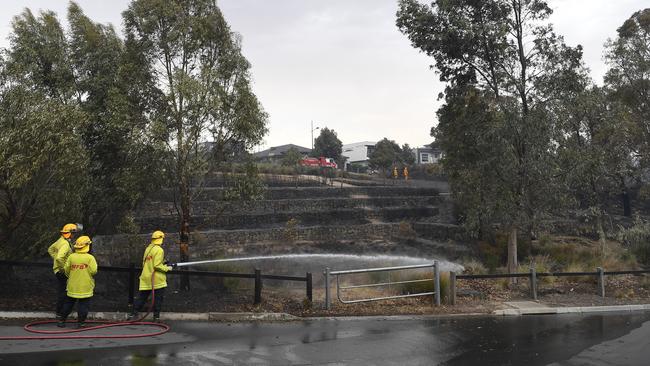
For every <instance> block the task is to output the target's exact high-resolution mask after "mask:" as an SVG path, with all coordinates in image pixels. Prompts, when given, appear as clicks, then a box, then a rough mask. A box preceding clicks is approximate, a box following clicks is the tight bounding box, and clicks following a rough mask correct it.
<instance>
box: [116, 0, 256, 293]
mask: <svg viewBox="0 0 650 366" xmlns="http://www.w3.org/2000/svg"><path fill="white" fill-rule="evenodd" d="M123 17H124V26H125V30H126V37H127V40H130V41H131V42H132V44H133V45H134V46H135V47H136V48H135V49H134V50H133V53H134V56H135V58H136V59H138V60H143V62H144V63H145V64H146V65H147V70H150V72H151V75H153V76H154V80H155V85H156V90H157V91H158V93H159V94H160V95H163V96H164V98H163V100H164V102H165V103H164V104H163V105H161V106H160V108H159V109H158V111H160V116H159V118H160V121H161V122H163V124H162V126H161V131H162V135H163V136H164V137H165V140H166V141H165V142H166V143H167V146H168V147H169V155H168V156H169V158H170V159H169V161H168V165H167V167H166V170H167V172H168V173H169V174H170V178H172V179H173V182H174V184H175V185H176V188H177V192H178V196H179V201H180V210H179V216H180V217H179V218H180V222H181V225H180V232H181V247H183V245H184V244H187V241H188V240H189V230H190V228H189V221H190V216H191V214H190V212H191V205H192V199H193V197H192V195H191V182H192V181H193V180H195V179H196V178H197V177H199V178H200V177H204V176H206V175H208V174H209V173H210V172H211V171H213V170H215V169H218V168H219V167H220V166H221V165H222V164H223V163H224V162H225V160H226V159H227V157H228V155H229V154H227V151H228V150H229V148H232V147H233V146H238V147H240V148H244V149H247V148H250V147H252V146H254V145H256V144H257V143H259V141H261V139H262V137H263V136H264V135H265V134H266V132H267V127H266V125H267V119H268V116H267V114H266V113H265V112H264V110H263V108H262V106H261V104H260V102H259V101H258V99H257V97H256V96H255V94H254V93H253V92H252V89H251V81H250V79H251V77H250V64H249V62H248V61H247V60H246V58H245V57H244V56H243V55H242V53H241V37H240V36H239V35H238V34H236V33H234V32H232V31H231V29H230V26H229V25H228V23H227V22H226V20H225V18H224V17H223V14H222V13H221V10H220V9H219V7H218V6H217V4H216V2H214V1H212V0H190V1H186V0H182V1H181V0H172V1H167V0H135V1H133V2H132V3H131V4H130V5H129V8H128V9H127V10H126V11H125V12H124V13H123ZM208 137H209V138H211V140H212V141H211V142H212V148H211V150H210V152H209V153H206V151H205V150H204V149H203V146H204V143H205V142H206V140H207V138H208ZM247 179H248V178H247ZM249 183H251V182H250V181H248V182H246V184H243V186H239V188H241V189H239V188H238V192H244V193H243V195H240V194H236V195H235V196H237V197H247V196H251V197H252V196H255V195H256V194H257V192H258V191H259V189H258V188H259V187H258V186H256V185H255V184H249ZM235 196H231V198H232V197H235ZM185 256H187V252H185V251H183V252H181V259H187V258H185ZM187 285H188V284H187V283H186V282H185V281H184V284H183V287H187Z"/></svg>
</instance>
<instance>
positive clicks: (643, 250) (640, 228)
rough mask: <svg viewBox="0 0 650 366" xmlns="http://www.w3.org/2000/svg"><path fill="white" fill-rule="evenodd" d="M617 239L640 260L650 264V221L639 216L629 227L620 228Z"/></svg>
mask: <svg viewBox="0 0 650 366" xmlns="http://www.w3.org/2000/svg"><path fill="white" fill-rule="evenodd" d="M617 239H618V240H619V241H620V242H622V243H623V244H624V245H625V246H626V247H627V248H629V249H630V250H631V251H632V252H633V253H634V255H635V256H636V258H637V259H638V260H639V262H641V263H643V264H645V265H648V264H650V223H649V222H646V221H643V220H641V219H639V218H637V219H636V220H635V222H634V225H632V226H631V227H629V228H625V229H622V230H620V231H619V232H618V233H617Z"/></svg>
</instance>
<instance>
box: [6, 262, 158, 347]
mask: <svg viewBox="0 0 650 366" xmlns="http://www.w3.org/2000/svg"><path fill="white" fill-rule="evenodd" d="M154 275H155V271H154V273H153V274H152V275H151V303H150V304H149V309H148V310H147V313H146V314H144V315H143V316H142V317H140V318H139V319H137V320H131V321H123V322H111V321H108V320H88V321H87V322H88V323H95V324H100V325H95V326H91V327H85V328H78V329H65V330H41V329H34V328H33V327H34V326H37V325H42V324H52V323H56V322H57V321H56V320H37V321H33V322H30V323H27V324H25V326H24V327H23V329H25V330H26V331H28V332H30V333H38V334H43V335H36V336H5V337H0V341H8V340H47V339H111V338H123V339H127V338H142V337H153V336H157V335H161V334H164V333H167V332H168V331H169V329H170V328H169V325H167V324H164V323H154V322H143V321H142V320H143V319H144V318H146V317H147V316H148V315H149V314H150V313H151V309H153V306H154V303H155V295H156V290H155V289H154ZM128 325H145V326H153V327H158V328H160V330H158V331H155V332H149V333H133V334H111V335H101V334H97V335H79V334H73V335H61V334H70V333H80V332H87V331H90V330H97V329H105V328H112V327H124V326H128Z"/></svg>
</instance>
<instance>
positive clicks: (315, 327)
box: [0, 313, 650, 366]
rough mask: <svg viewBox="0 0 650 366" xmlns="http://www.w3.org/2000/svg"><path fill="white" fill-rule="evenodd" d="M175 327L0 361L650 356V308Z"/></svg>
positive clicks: (456, 361)
mask: <svg viewBox="0 0 650 366" xmlns="http://www.w3.org/2000/svg"><path fill="white" fill-rule="evenodd" d="M170 325H171V326H172V332H170V333H168V334H165V335H162V336H158V337H154V338H147V339H135V340H93V341H82V340H67V341H0V364H2V365H75V366H77V365H137V366H149V365H400V366H403V365H447V366H452V365H525V366H535V365H553V366H558V365H562V366H578V365H625V366H634V365H644V366H645V365H648V364H649V360H648V358H650V357H649V356H650V341H649V340H650V313H623V314H611V313H609V314H593V315H543V316H524V317H480V318H443V319H422V318H413V319H411V318H394V319H391V320H378V319H346V320H311V321H301V322H289V323H235V324H223V323H208V322H173V323H170ZM124 331H125V330H124V329H122V330H120V332H124ZM126 331H137V329H135V328H133V329H130V330H128V329H127V330H126ZM10 334H15V335H17V334H22V330H21V328H20V326H19V325H18V324H17V323H16V322H13V323H11V324H7V323H3V325H0V336H6V335H10Z"/></svg>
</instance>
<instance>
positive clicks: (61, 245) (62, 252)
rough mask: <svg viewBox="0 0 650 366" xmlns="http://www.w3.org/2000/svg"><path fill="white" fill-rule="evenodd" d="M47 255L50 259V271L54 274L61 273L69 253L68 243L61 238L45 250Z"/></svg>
mask: <svg viewBox="0 0 650 366" xmlns="http://www.w3.org/2000/svg"><path fill="white" fill-rule="evenodd" d="M47 253H48V254H49V255H50V257H52V260H53V261H52V262H53V263H52V270H53V271H54V273H57V272H60V271H63V266H64V265H65V260H66V259H68V255H70V253H71V250H70V243H69V242H68V240H67V239H66V238H64V237H63V236H61V237H59V239H58V240H57V241H55V242H54V243H53V244H52V245H50V247H49V248H47Z"/></svg>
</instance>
